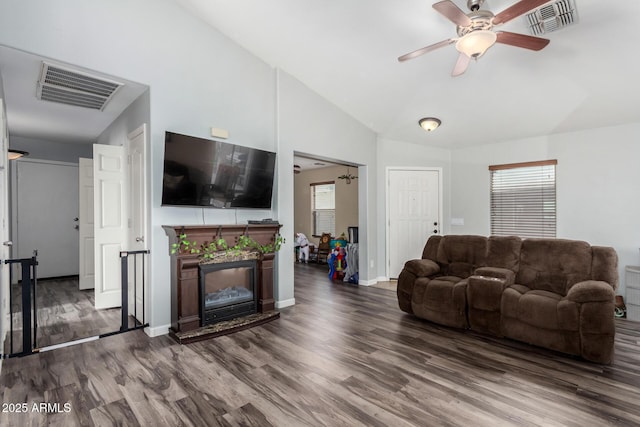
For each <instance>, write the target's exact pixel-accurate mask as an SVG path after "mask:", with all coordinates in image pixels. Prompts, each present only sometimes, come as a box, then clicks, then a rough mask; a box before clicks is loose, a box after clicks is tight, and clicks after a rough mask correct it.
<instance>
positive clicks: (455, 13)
mask: <svg viewBox="0 0 640 427" xmlns="http://www.w3.org/2000/svg"><path fill="white" fill-rule="evenodd" d="M547 1H548V0H547ZM433 8H434V9H435V10H437V11H438V12H440V13H441V14H442V15H444V17H445V18H447V19H449V20H450V21H451V22H453V23H454V24H456V25H459V26H461V27H466V26H468V25H471V19H469V17H468V16H467V15H466V13H464V12H463V11H462V9H460V8H459V7H458V6H456V5H455V3H453V2H452V1H451V0H445V1H439V2H437V3H435V4H434V5H433Z"/></svg>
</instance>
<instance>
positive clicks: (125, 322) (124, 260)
mask: <svg viewBox="0 0 640 427" xmlns="http://www.w3.org/2000/svg"><path fill="white" fill-rule="evenodd" d="M128 258H129V254H128V253H127V252H120V269H121V270H120V274H121V277H122V279H121V280H122V292H121V294H122V308H121V310H120V311H121V313H122V324H121V325H120V331H121V332H125V331H126V330H127V329H129V263H128Z"/></svg>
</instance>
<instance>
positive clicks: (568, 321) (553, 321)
mask: <svg viewBox="0 0 640 427" xmlns="http://www.w3.org/2000/svg"><path fill="white" fill-rule="evenodd" d="M501 312H502V315H503V316H504V317H510V318H513V319H518V320H519V321H520V322H523V323H526V324H528V325H531V326H535V327H538V328H544V329H557V330H563V331H578V329H579V325H580V322H579V320H580V316H579V310H578V305H577V304H576V303H575V302H572V301H569V300H568V299H567V298H565V297H562V296H561V295H558V294H556V293H554V292H549V291H543V290H531V289H529V288H528V287H526V286H522V285H512V286H509V287H508V288H507V289H505V291H504V293H503V294H502V301H501Z"/></svg>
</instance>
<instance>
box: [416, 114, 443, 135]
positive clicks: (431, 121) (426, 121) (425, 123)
mask: <svg viewBox="0 0 640 427" xmlns="http://www.w3.org/2000/svg"><path fill="white" fill-rule="evenodd" d="M441 123H442V122H441V121H440V119H436V118H435V117H425V118H423V119H420V121H419V122H418V124H419V125H420V127H421V128H422V129H424V130H426V131H427V132H431V131H432V130H435V129H436V128H437V127H438V126H440V124H441Z"/></svg>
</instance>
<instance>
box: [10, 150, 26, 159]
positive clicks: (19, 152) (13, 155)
mask: <svg viewBox="0 0 640 427" xmlns="http://www.w3.org/2000/svg"><path fill="white" fill-rule="evenodd" d="M28 155H29V153H28V152H26V151H22V150H12V149H9V150H7V158H8V159H9V160H16V159H19V158H20V157H24V156H28Z"/></svg>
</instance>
